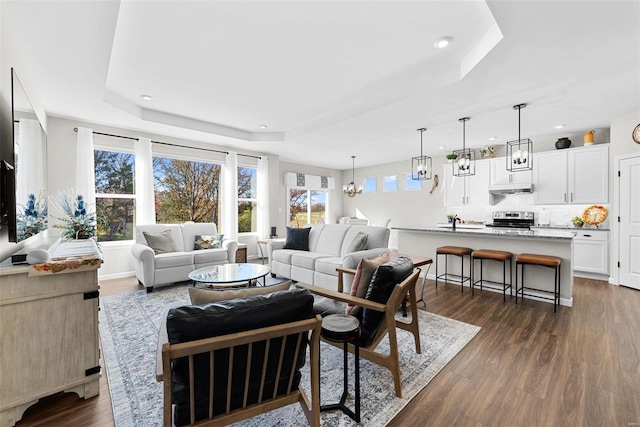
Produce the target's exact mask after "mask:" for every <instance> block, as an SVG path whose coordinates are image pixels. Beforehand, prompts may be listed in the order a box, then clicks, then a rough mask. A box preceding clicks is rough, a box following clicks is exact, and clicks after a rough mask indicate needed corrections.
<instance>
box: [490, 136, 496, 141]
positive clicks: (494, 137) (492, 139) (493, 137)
mask: <svg viewBox="0 0 640 427" xmlns="http://www.w3.org/2000/svg"><path fill="white" fill-rule="evenodd" d="M496 139H498V137H497V136H492V137H491V138H489V141H495V140H496Z"/></svg>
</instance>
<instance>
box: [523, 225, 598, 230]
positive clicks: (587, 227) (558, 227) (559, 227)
mask: <svg viewBox="0 0 640 427" xmlns="http://www.w3.org/2000/svg"><path fill="white" fill-rule="evenodd" d="M531 228H535V229H545V230H573V231H580V230H583V231H610V230H609V228H608V227H595V226H590V225H585V226H584V227H579V228H576V227H574V226H572V225H534V226H532V227H531Z"/></svg>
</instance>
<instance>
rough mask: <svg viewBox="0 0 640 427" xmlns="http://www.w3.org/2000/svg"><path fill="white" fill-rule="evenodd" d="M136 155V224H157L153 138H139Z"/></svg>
mask: <svg viewBox="0 0 640 427" xmlns="http://www.w3.org/2000/svg"><path fill="white" fill-rule="evenodd" d="M135 155H136V171H135V174H136V181H135V182H136V224H140V225H142V224H155V223H156V205H155V197H154V192H153V156H152V154H151V139H149V138H139V139H138V142H137V143H136V144H135Z"/></svg>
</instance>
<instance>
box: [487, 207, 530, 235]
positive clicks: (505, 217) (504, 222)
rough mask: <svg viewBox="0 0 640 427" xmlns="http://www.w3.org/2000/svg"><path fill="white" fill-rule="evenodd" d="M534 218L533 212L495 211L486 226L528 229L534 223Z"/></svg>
mask: <svg viewBox="0 0 640 427" xmlns="http://www.w3.org/2000/svg"><path fill="white" fill-rule="evenodd" d="M534 219H535V214H534V213H533V212H519V211H496V212H494V213H493V222H492V223H491V224H486V226H487V227H499V228H515V229H520V230H528V229H529V228H530V227H531V226H532V225H534Z"/></svg>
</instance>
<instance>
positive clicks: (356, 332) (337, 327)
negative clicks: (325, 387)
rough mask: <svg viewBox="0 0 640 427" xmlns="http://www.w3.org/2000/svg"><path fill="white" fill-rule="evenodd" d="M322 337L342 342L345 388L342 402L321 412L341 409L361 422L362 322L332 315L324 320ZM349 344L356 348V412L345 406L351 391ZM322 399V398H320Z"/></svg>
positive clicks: (348, 317)
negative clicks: (359, 340) (359, 343)
mask: <svg viewBox="0 0 640 427" xmlns="http://www.w3.org/2000/svg"><path fill="white" fill-rule="evenodd" d="M320 336H321V337H322V338H324V339H325V340H328V341H333V342H342V346H343V352H344V362H343V367H342V369H343V374H344V377H343V387H342V397H340V402H338V403H333V404H329V405H321V406H320V411H321V412H322V411H333V410H336V409H340V410H341V411H342V412H344V413H345V414H347V415H348V416H349V417H350V418H351V419H353V420H354V421H355V422H357V423H359V422H360V346H358V338H359V337H360V322H359V321H358V319H356V318H355V317H353V316H349V315H347V314H330V315H328V316H325V317H324V318H323V319H322V328H321V329H320ZM349 343H352V344H353V346H354V347H355V351H354V352H353V354H354V365H355V377H356V378H355V399H354V401H355V412H354V411H352V410H351V409H349V408H347V406H346V405H345V404H344V403H345V401H346V400H347V395H348V391H349V372H348V370H349V364H348V354H349V347H348V345H349ZM318 398H320V396H318Z"/></svg>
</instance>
